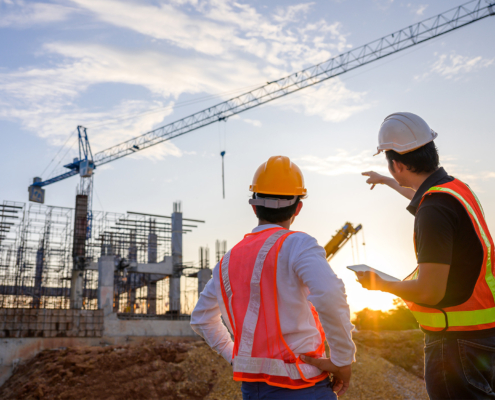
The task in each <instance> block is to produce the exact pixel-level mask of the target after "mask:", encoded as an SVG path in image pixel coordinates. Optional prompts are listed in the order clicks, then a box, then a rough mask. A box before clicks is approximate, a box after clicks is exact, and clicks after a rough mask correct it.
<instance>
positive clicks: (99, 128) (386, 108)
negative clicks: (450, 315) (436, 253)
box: [0, 0, 495, 311]
mask: <svg viewBox="0 0 495 400" xmlns="http://www.w3.org/2000/svg"><path fill="white" fill-rule="evenodd" d="M460 4H462V3H461V2H457V1H449V0H436V1H435V2H433V1H431V0H430V1H401V0H366V1H365V0H354V1H351V0H318V1H313V2H300V1H292V0H286V1H277V0H272V1H270V2H264V1H257V0H249V1H247V0H246V1H244V0H243V1H231V0H170V1H160V0H155V1H144V0H143V1H137V0H136V1H117V0H73V1H70V0H66V1H44V2H43V1H34V0H30V1H23V0H0V137H1V143H2V146H0V165H1V167H2V172H3V173H2V174H0V188H1V196H0V201H3V200H14V201H21V202H27V187H28V186H29V184H30V183H31V182H32V178H33V177H35V176H41V177H42V178H43V179H46V178H49V177H50V176H52V175H53V174H56V173H57V172H59V171H60V168H61V166H62V165H64V164H66V163H68V162H70V161H71V160H72V158H73V157H74V156H76V155H77V154H76V152H77V143H76V141H75V135H74V131H75V129H76V127H77V125H83V126H85V127H87V132H88V136H89V140H90V143H91V146H92V149H93V153H96V152H98V151H101V150H104V149H106V148H108V147H110V146H113V145H115V144H118V143H120V142H123V141H125V140H128V139H130V138H133V137H135V136H138V135H140V134H143V133H145V132H147V131H149V130H151V129H153V128H156V127H160V126H162V125H165V124H168V123H170V122H173V121H175V120H176V119H179V118H182V117H184V116H187V115H189V114H192V113H194V112H197V111H200V110H202V109H205V108H208V107H209V106H211V105H213V104H216V103H217V102H220V101H222V100H226V99H228V98H229V97H231V96H232V95H237V94H240V93H242V92H244V91H246V90H249V89H251V88H253V87H256V86H259V85H263V84H265V83H266V82H269V81H272V80H275V79H278V78H280V77H283V76H285V75H287V74H290V73H292V72H296V71H298V70H300V69H302V68H305V67H308V66H311V65H313V64H315V63H319V62H322V61H325V60H327V59H329V58H331V57H334V56H336V55H339V54H340V53H342V52H345V51H347V50H350V49H352V48H355V47H358V46H360V45H363V44H365V43H367V42H369V41H371V40H374V39H378V38H380V37H381V36H384V35H387V34H389V33H392V32H394V31H396V30H398V29H401V28H404V27H407V26H409V25H411V24H414V23H416V22H418V21H421V20H423V19H425V18H428V17H431V16H434V15H436V14H438V13H440V12H443V11H446V10H448V9H450V8H451V7H453V6H457V5H460ZM494 37H495V18H485V19H484V20H482V21H479V22H476V23H474V24H471V25H469V26H466V27H463V28H461V29H459V30H456V31H454V32H452V33H449V34H447V35H444V36H441V37H439V38H436V39H434V40H431V41H428V42H426V43H424V44H420V45H417V46H414V47H413V48H411V49H409V50H406V51H404V52H400V53H398V54H395V55H392V56H389V57H386V58H385V59H383V60H380V61H377V62H375V63H372V64H370V65H368V66H364V67H361V68H358V69H357V70H355V71H351V72H348V73H346V74H343V75H341V76H340V77H339V78H334V79H331V80H328V81H326V82H324V83H321V84H319V85H317V86H315V87H312V88H308V89H305V90H303V91H301V92H298V93H295V94H292V95H290V96H287V97H284V98H282V99H280V100H277V101H274V102H272V103H270V104H266V105H264V106H261V107H258V108H255V109H253V110H250V111H247V112H245V113H242V114H240V115H239V116H235V117H232V118H230V119H228V120H227V122H221V123H217V124H213V125H210V126H208V127H205V128H202V129H200V130H197V131H194V132H191V133H188V134H186V135H183V136H181V137H179V138H177V139H174V140H173V141H169V142H165V143H162V144H159V145H156V146H154V147H151V148H149V149H147V150H144V151H142V152H138V153H136V154H133V155H131V156H128V157H125V158H123V159H120V160H117V161H114V162H112V163H109V164H106V165H104V166H102V167H100V168H98V169H97V170H96V172H95V178H94V185H95V194H94V201H93V207H94V209H96V210H103V211H113V212H126V211H138V212H148V213H154V214H160V215H163V214H165V215H168V214H170V213H171V212H172V204H173V202H174V201H181V202H182V209H183V211H184V217H185V218H193V219H202V220H205V221H206V223H205V224H203V225H201V226H200V227H199V228H197V229H195V230H194V232H193V233H190V234H187V235H186V236H185V237H184V259H185V261H192V262H197V260H198V248H199V246H208V247H209V248H210V249H211V250H213V249H214V247H215V241H216V240H217V239H219V240H226V241H227V243H228V247H229V248H230V247H232V246H233V245H235V244H236V243H237V242H239V241H240V240H241V239H242V237H243V235H244V234H246V233H248V232H250V231H251V230H252V229H253V228H254V227H255V226H256V224H257V220H256V218H255V216H254V214H253V212H252V210H251V208H250V206H249V205H248V199H249V197H250V192H249V190H248V189H249V185H250V183H251V180H252V176H253V174H254V172H255V170H256V168H257V167H258V166H259V165H260V164H261V163H263V162H265V161H266V160H267V159H268V158H269V157H270V156H272V155H286V156H289V157H290V158H291V159H292V160H293V161H294V162H295V163H296V164H298V165H299V166H300V167H301V169H302V171H303V173H304V176H305V180H306V186H307V189H308V194H309V196H308V198H307V200H305V201H304V208H303V210H302V212H301V214H300V216H299V217H298V218H297V219H296V221H295V223H294V225H293V227H292V228H293V229H294V230H299V231H303V232H306V233H308V234H310V235H312V236H314V237H316V239H317V240H318V242H319V243H320V244H321V245H324V244H325V243H326V242H327V241H328V240H329V239H330V238H331V237H332V235H333V234H334V233H335V232H336V231H337V230H338V229H340V228H341V227H342V226H343V225H344V223H345V222H347V221H349V222H351V223H353V224H355V225H357V224H359V223H360V224H362V225H363V227H364V229H363V233H364V236H363V235H361V234H359V235H358V238H357V243H356V244H355V245H354V246H351V243H348V244H347V245H346V246H345V247H344V248H343V249H342V250H341V252H340V253H339V254H337V256H336V257H334V258H333V259H332V261H331V263H330V264H331V267H332V268H333V269H334V270H335V272H336V273H337V274H338V276H339V277H341V278H342V279H343V280H344V283H345V284H346V290H347V294H348V301H349V304H350V306H351V309H352V310H353V311H358V310H360V309H362V308H364V307H370V308H374V309H388V308H390V307H391V306H392V299H393V296H391V295H387V294H383V293H379V292H368V291H366V290H364V289H362V288H361V287H360V285H359V284H357V283H356V282H355V276H354V274H353V273H352V272H350V271H348V270H347V269H346V268H345V267H346V266H347V265H351V264H355V263H367V264H368V265H370V266H372V267H374V268H377V269H380V270H382V271H384V272H387V273H389V274H391V275H394V276H397V277H399V278H403V277H405V276H407V275H408V274H409V273H410V272H411V271H412V270H413V269H414V268H415V266H416V261H415V256H414V250H413V243H412V235H413V221H414V219H413V217H412V216H411V215H410V214H409V213H408V212H407V211H406V209H405V207H406V206H407V204H408V202H407V200H406V199H405V198H401V197H400V196H399V195H398V194H396V193H394V192H392V191H391V190H390V189H388V188H386V187H384V186H379V187H376V188H375V189H374V190H373V191H370V190H369V187H368V186H367V185H366V184H365V178H364V177H362V176H361V175H360V173H361V172H362V171H368V170H374V171H377V172H381V173H387V168H386V161H385V159H384V156H382V155H381V156H377V157H373V154H374V153H375V152H376V151H375V149H376V146H377V134H378V129H379V127H380V124H381V122H382V121H383V119H384V118H385V117H386V116H387V115H389V114H391V113H393V112H397V111H409V112H413V113H416V114H418V115H420V116H422V117H423V118H424V119H425V120H426V121H427V123H428V124H429V125H430V127H431V128H433V129H434V130H435V131H436V132H438V134H439V137H438V139H437V140H436V141H435V142H436V144H437V146H438V148H439V152H440V158H441V163H442V165H443V166H444V167H445V168H446V170H447V172H449V173H450V174H451V175H454V176H456V177H457V178H459V179H462V180H464V181H465V182H466V183H468V184H469V185H470V186H471V187H472V188H473V189H474V190H475V192H476V193H477V194H478V197H479V198H480V200H481V202H482V204H483V206H484V210H485V213H486V217H487V221H488V225H489V226H493V225H494V222H495V189H494V186H493V183H494V182H495V167H494V166H493V163H492V159H493V155H492V153H493V151H492V149H493V147H494V146H495V138H494V136H493V134H492V132H493V122H492V121H493V93H495V80H494V79H493V76H494V72H495V46H493V38H494ZM221 151H226V155H225V182H226V198H225V199H223V198H222V180H221V157H220V152H221ZM77 184H78V179H77V178H70V179H66V180H65V181H62V182H58V183H56V184H53V185H50V186H47V187H45V189H46V200H45V203H46V204H49V205H56V206H65V207H73V205H74V195H75V191H76V186H77ZM363 242H365V243H366V245H365V246H363V245H362V243H363ZM211 252H212V253H213V251H211ZM211 261H212V262H213V260H211Z"/></svg>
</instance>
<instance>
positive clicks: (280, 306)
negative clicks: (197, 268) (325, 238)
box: [191, 156, 355, 399]
mask: <svg viewBox="0 0 495 400" xmlns="http://www.w3.org/2000/svg"><path fill="white" fill-rule="evenodd" d="M251 190H252V191H253V192H255V193H254V194H253V197H252V199H250V200H249V203H250V204H251V206H252V207H253V211H254V212H255V214H256V216H257V217H258V226H257V227H256V228H255V229H254V230H253V231H252V232H251V233H248V234H246V235H245V237H244V239H243V240H241V241H240V242H239V243H238V244H237V245H236V246H234V247H233V248H232V249H231V250H230V251H228V252H227V253H226V254H225V256H224V257H223V259H222V260H221V262H220V263H219V264H217V266H216V267H215V268H214V270H213V279H212V280H210V281H209V282H208V284H207V285H206V287H205V289H204V290H203V292H202V293H201V296H200V298H199V301H198V303H197V305H196V307H195V309H194V311H193V313H192V315H191V327H192V328H193V329H194V330H195V331H196V332H197V333H198V334H199V335H201V336H202V337H203V338H205V340H206V342H207V343H208V344H209V345H210V346H211V347H212V348H214V349H215V350H217V351H218V352H219V353H220V354H221V355H222V356H223V357H224V358H225V359H226V360H227V361H228V362H230V363H231V364H232V365H233V369H234V371H233V372H234V379H235V380H237V381H242V382H243V384H242V392H243V398H244V399H249V398H254V397H252V396H255V397H256V396H257V397H256V398H258V397H259V398H270V399H275V398H277V399H278V398H283V399H287V398H289V397H290V398H294V397H293V396H296V398H305V399H306V398H307V399H313V398H316V397H315V396H316V394H318V393H321V394H322V396H323V397H322V396H320V395H319V394H318V398H322V399H323V398H325V399H330V398H331V399H336V397H335V394H334V393H333V390H332V384H331V382H330V381H329V379H328V373H327V372H322V370H320V369H319V368H317V367H316V366H314V365H312V363H313V362H312V361H311V362H309V363H306V362H305V361H304V360H302V358H301V356H302V355H304V356H309V357H314V358H316V359H318V360H317V361H320V362H323V363H324V364H325V365H330V366H331V368H332V369H331V371H332V373H334V381H335V382H337V384H336V390H337V391H338V392H339V393H340V394H343V393H344V392H345V390H347V388H348V386H349V380H350V364H351V363H352V362H353V361H354V353H355V346H354V343H353V342H352V338H351V331H352V328H353V327H352V324H351V322H350V312H349V306H348V304H347V301H346V296H345V290H344V285H343V283H342V281H341V280H340V279H338V278H337V276H336V275H335V274H334V272H333V271H332V270H331V268H330V266H329V265H328V263H327V261H326V259H325V251H324V249H323V248H322V247H321V246H319V245H318V244H317V242H316V240H315V239H314V238H312V237H311V236H309V235H307V234H305V233H301V232H293V231H290V230H289V227H290V225H291V224H292V223H293V222H294V219H295V217H296V216H297V215H298V214H299V212H300V211H301V209H302V206H303V204H302V202H301V201H300V200H301V199H302V198H304V196H305V195H306V189H305V187H304V179H303V177H302V173H301V171H300V170H299V168H298V167H297V166H296V165H295V164H293V163H291V162H290V160H289V159H288V158H287V157H283V156H275V157H271V158H270V159H269V160H268V162H266V163H265V164H263V165H261V166H260V167H259V168H258V170H257V172H256V174H255V177H254V179H253V184H252V185H251ZM318 313H320V316H319V315H318ZM220 315H221V316H222V317H223V321H224V322H225V325H227V328H228V330H229V331H230V334H229V332H228V331H227V329H226V327H225V326H224V325H223V324H222V322H221V318H220ZM320 319H321V322H320ZM325 334H326V335H327V340H328V344H329V347H330V349H331V358H332V360H328V359H327V360H321V359H322V358H324V356H325V344H324V343H325ZM231 335H233V336H234V342H232V339H231ZM311 360H313V359H311ZM294 389H297V391H294ZM291 396H292V397H291Z"/></svg>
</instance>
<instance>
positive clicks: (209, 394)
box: [0, 331, 428, 400]
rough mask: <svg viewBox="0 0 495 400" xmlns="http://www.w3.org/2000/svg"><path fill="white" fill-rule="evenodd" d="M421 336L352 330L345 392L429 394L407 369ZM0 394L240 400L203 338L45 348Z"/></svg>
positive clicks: (414, 362) (417, 354)
mask: <svg viewBox="0 0 495 400" xmlns="http://www.w3.org/2000/svg"><path fill="white" fill-rule="evenodd" d="M420 338H422V334H421V332H419V333H418V332H417V331H408V332H381V333H374V332H358V333H356V334H355V336H354V339H355V341H356V344H357V346H358V353H357V362H356V363H355V364H354V366H353V379H352V382H351V388H350V390H349V391H348V393H347V394H346V396H345V397H344V398H345V399H348V400H357V399H363V400H364V399H366V400H374V399H387V400H388V399H414V400H421V399H425V400H426V399H428V396H427V395H426V391H425V385H424V381H423V380H422V379H420V378H418V377H417V376H415V375H413V374H412V373H409V372H407V371H406V369H408V370H410V371H411V372H414V373H415V374H416V375H418V374H419V372H418V368H415V367H417V366H418V363H419V360H421V362H422V348H420V347H419V346H420V343H422V342H421V340H420ZM421 347H422V344H421ZM411 349H413V350H411ZM394 364H395V365H394ZM402 367H404V368H405V369H404V368H402ZM0 398H1V399H8V400H11V399H23V400H24V399H30V400H31V399H33V400H34V399H47V400H48V399H57V400H59V399H60V400H63V399H80V400H90V399H91V400H92V399H105V400H121V399H126V400H127V399H139V400H148V399H163V400H168V399H170V400H171V399H174V400H175V399H206V400H241V399H242V395H241V391H240V384H239V383H237V382H234V381H233V380H232V367H231V366H230V365H229V364H228V363H227V362H226V361H225V360H224V359H223V358H222V357H220V356H219V355H218V354H216V353H215V352H214V351H212V350H211V349H210V348H209V347H208V346H207V345H206V344H205V343H204V342H202V341H199V340H177V341H169V340H163V341H154V340H148V341H145V342H143V343H140V344H135V345H133V344H130V345H125V346H105V347H79V348H69V349H63V350H48V351H43V352H41V353H40V354H38V355H37V356H36V357H34V358H33V359H31V360H30V361H28V362H27V363H26V364H24V365H21V366H20V367H18V369H17V370H16V372H15V373H14V375H13V376H12V377H11V378H10V379H9V380H8V381H7V382H6V383H5V384H4V385H3V386H2V387H1V388H0Z"/></svg>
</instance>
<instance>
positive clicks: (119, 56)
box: [0, 0, 370, 157]
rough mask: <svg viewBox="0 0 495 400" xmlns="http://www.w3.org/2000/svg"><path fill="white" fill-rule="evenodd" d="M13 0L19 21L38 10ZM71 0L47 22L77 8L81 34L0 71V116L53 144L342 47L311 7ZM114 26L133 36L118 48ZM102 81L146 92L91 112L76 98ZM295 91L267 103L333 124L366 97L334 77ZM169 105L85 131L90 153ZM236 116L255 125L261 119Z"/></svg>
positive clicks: (285, 70) (199, 0) (198, 0)
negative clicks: (81, 127) (270, 9)
mask: <svg viewBox="0 0 495 400" xmlns="http://www.w3.org/2000/svg"><path fill="white" fill-rule="evenodd" d="M0 1H1V0H0ZM3 1H4V3H5V2H6V0H3ZM15 4H16V7H17V9H16V10H17V14H15V13H14V12H12V13H11V14H9V15H10V17H9V18H10V20H12V21H13V20H14V19H13V18H14V16H15V15H17V17H16V18H22V16H23V15H31V14H32V13H31V14H30V10H33V9H36V10H39V9H42V8H43V7H44V5H41V6H40V7H41V8H39V7H38V5H39V3H27V2H26V3H24V2H20V1H19V2H16V3H15ZM70 4H72V6H73V7H72V8H69V7H66V8H63V7H62V6H60V7H62V8H57V7H59V6H58V5H57V4H48V6H53V7H55V8H53V13H52V17H51V18H54V19H53V21H60V20H62V19H63V18H67V16H68V15H69V14H70V13H71V12H78V13H79V14H80V15H81V21H82V22H84V24H83V25H82V27H83V29H81V32H82V36H83V38H82V39H79V40H77V39H72V40H71V41H69V40H64V39H60V40H58V41H51V42H48V43H46V44H44V45H43V47H42V48H41V49H38V51H37V60H38V64H37V65H35V66H31V67H23V68H19V69H17V70H5V69H4V70H3V71H2V72H0V117H2V118H5V119H9V120H16V121H20V123H21V124H22V126H23V127H24V128H25V129H29V130H31V131H33V132H36V134H38V135H40V136H42V137H44V138H47V139H48V140H50V141H51V143H53V144H59V143H60V142H61V141H63V140H64V139H63V138H65V137H66V135H67V133H68V132H70V131H71V130H73V129H74V127H75V126H76V125H78V124H88V125H95V124H96V121H99V120H105V119H109V118H112V117H113V116H114V115H120V114H122V113H124V114H127V115H133V114H136V113H141V112H144V111H145V109H146V107H156V106H157V104H158V105H163V106H164V107H165V106H166V105H167V104H175V103H176V101H177V99H178V98H179V96H181V95H184V94H189V95H194V94H199V93H208V94H218V93H225V92H228V91H230V92H232V90H233V89H235V88H239V87H241V86H242V87H246V86H247V85H254V84H257V83H259V84H263V83H264V82H266V81H270V80H273V79H276V78H280V77H282V76H285V75H287V74H289V73H291V72H294V71H297V70H299V69H302V68H303V67H307V66H309V65H311V64H314V63H318V62H321V61H324V60H326V59H328V58H330V57H332V56H335V55H337V54H338V53H340V52H342V51H343V50H345V49H348V48H349V47H350V45H349V44H348V42H347V38H346V34H344V33H343V30H344V29H343V27H342V25H341V24H340V23H339V22H333V23H327V22H326V21H324V20H322V19H319V16H317V15H316V17H315V15H314V14H315V13H314V10H313V8H312V3H302V4H296V5H291V6H287V7H280V8H278V9H277V10H276V12H275V13H274V14H266V15H264V14H263V15H262V14H260V13H259V12H258V11H257V10H256V9H255V8H254V7H253V6H251V5H248V4H242V3H239V2H235V1H232V0H209V1H206V0H173V1H170V2H168V3H162V2H155V3H145V2H141V1H126V2H121V1H116V0H72V1H71V3H70ZM45 5H46V4H45ZM9 6H10V5H9ZM37 7H38V8H37ZM36 15H37V17H36V18H37V19H38V20H40V21H41V20H43V18H45V20H46V18H48V17H46V16H45V17H42V16H43V15H46V14H43V13H42V12H41V11H39V12H38V14H36ZM36 18H35V19H36ZM88 22H89V23H88ZM102 27H104V28H105V29H106V32H107V35H106V37H105V38H103V39H102V36H101V34H100V33H99V29H101V28H102ZM92 29H93V30H95V31H96V32H97V33H96V34H94V31H92ZM122 30H126V31H127V32H126V35H129V36H126V37H129V38H132V40H126V42H125V43H123V44H122V46H121V47H118V46H117V45H116V44H115V43H118V42H119V41H117V40H114V39H115V38H116V37H119V38H120V37H121V36H122ZM136 44H137V45H136ZM109 83H111V84H118V85H131V86H135V87H140V88H145V89H146V90H147V92H148V95H149V96H148V98H147V100H142V101H123V102H121V103H120V104H116V105H115V104H114V105H111V106H106V107H102V110H99V111H94V110H93V109H88V108H87V107H83V106H81V105H80V104H81V103H82V102H80V98H81V94H84V93H85V92H86V91H87V90H88V89H89V88H91V87H94V86H96V85H104V84H109ZM121 87H123V86H121ZM301 93H302V94H304V93H305V94H304V95H302V96H299V95H298V94H294V95H291V96H289V97H287V98H286V99H284V100H282V101H280V100H279V101H277V102H274V103H272V105H273V106H279V107H283V108H284V109H288V110H291V111H296V112H301V113H305V114H306V115H319V116H321V117H322V118H323V119H324V120H326V121H332V122H338V121H342V120H344V119H346V118H349V117H350V116H352V115H354V114H356V113H358V112H360V111H362V110H364V109H366V108H368V107H369V106H370V105H369V104H368V103H366V99H365V97H366V93H364V92H354V91H352V90H350V89H348V88H347V87H346V86H345V85H344V84H343V83H342V82H341V81H340V80H338V79H334V80H332V81H329V82H328V83H326V84H323V85H320V86H318V87H317V88H314V89H306V90H305V91H304V92H301ZM230 96H231V94H228V95H225V96H222V98H223V99H226V98H228V97H230ZM296 98H297V100H296ZM220 100H221V99H220ZM82 104H84V103H82ZM210 104H211V103H210ZM200 107H201V106H199V107H198V108H200ZM169 111H170V112H168V111H167V112H163V113H156V114H149V115H148V114H147V115H145V116H142V117H140V118H137V119H135V120H129V121H128V122H122V121H121V122H119V123H115V124H113V125H109V126H110V127H111V129H110V128H109V127H105V130H104V131H102V132H105V133H99V132H97V131H96V129H95V131H94V132H93V131H91V138H92V139H91V140H92V143H93V141H94V147H95V149H102V148H105V146H107V147H108V146H110V145H112V144H116V143H119V142H122V141H124V140H126V139H129V138H130V137H134V136H137V135H139V134H142V133H144V132H146V131H148V130H150V129H152V128H155V127H157V126H160V124H163V123H164V118H165V117H166V116H167V115H168V116H170V115H171V112H172V110H169ZM192 111H194V110H192ZM244 121H245V122H246V123H250V124H252V125H253V126H259V125H260V121H255V120H249V119H244ZM113 132H116V133H113ZM167 146H168V145H167ZM167 146H165V147H163V149H162V150H147V151H146V152H143V153H142V154H144V155H145V156H147V155H149V156H150V157H163V156H165V155H169V154H172V155H180V151H179V150H178V149H177V148H176V147H170V146H169V147H167ZM158 147H162V146H158ZM158 147H156V148H157V149H158ZM153 149H155V148H153ZM138 154H141V153H136V156H140V155H138Z"/></svg>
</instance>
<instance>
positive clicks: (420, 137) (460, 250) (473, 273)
mask: <svg viewBox="0 0 495 400" xmlns="http://www.w3.org/2000/svg"><path fill="white" fill-rule="evenodd" d="M436 137H437V134H436V133H435V132H434V131H433V130H431V129H430V127H429V126H428V124H427V123H426V122H425V121H424V120H423V119H422V118H420V117H419V116H417V115H415V114H412V113H406V112H402V113H395V114H392V115H389V116H388V117H387V118H385V120H384V122H383V123H382V126H381V128H380V132H379V135H378V140H379V146H378V153H380V152H382V151H385V155H386V158H387V161H388V168H389V171H390V174H391V175H392V177H391V178H390V177H386V176H383V175H380V174H378V173H376V172H373V171H369V172H364V173H363V175H365V176H368V177H369V178H368V180H367V181H366V182H367V183H368V184H371V185H372V186H371V189H373V188H374V187H375V185H377V184H385V185H387V186H390V187H391V188H393V189H395V190H397V191H398V192H399V193H401V194H402V195H403V196H405V197H406V198H408V199H409V200H411V202H410V204H409V206H408V207H407V210H408V211H409V212H410V213H411V214H413V215H414V216H415V221H414V242H415V243H414V244H415V249H416V255H417V267H416V269H415V270H414V271H413V272H412V273H411V275H410V276H409V277H408V278H406V279H405V280H404V281H402V282H389V281H384V280H383V279H381V278H380V277H379V276H378V275H376V274H374V273H370V272H365V273H363V272H361V273H359V274H358V280H359V282H360V283H361V284H362V285H363V287H364V288H366V289H369V290H381V291H383V292H389V293H392V294H395V295H397V296H399V297H401V298H403V299H404V300H405V301H406V304H407V305H408V307H409V308H410V309H411V311H412V312H413V314H414V316H415V317H416V319H417V320H418V322H419V324H420V326H421V328H422V329H423V331H424V332H425V381H426V388H427V391H428V395H429V396H430V399H493V398H495V278H494V274H495V257H494V256H495V254H494V243H493V240H492V238H491V235H490V232H489V230H488V227H487V224H486V221H485V218H484V214H483V209H482V207H481V204H480V203H479V201H478V199H477V197H476V195H475V194H474V193H473V192H472V191H471V189H470V188H469V186H467V185H466V184H465V183H463V182H461V181H459V180H458V179H456V178H454V177H452V176H449V175H448V174H447V172H446V171H445V170H444V169H443V168H441V167H439V157H438V152H437V148H436V146H435V144H434V142H433V140H434V139H435V138H436ZM378 153H377V154H378ZM492 260H493V261H492ZM411 270H413V267H411Z"/></svg>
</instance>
